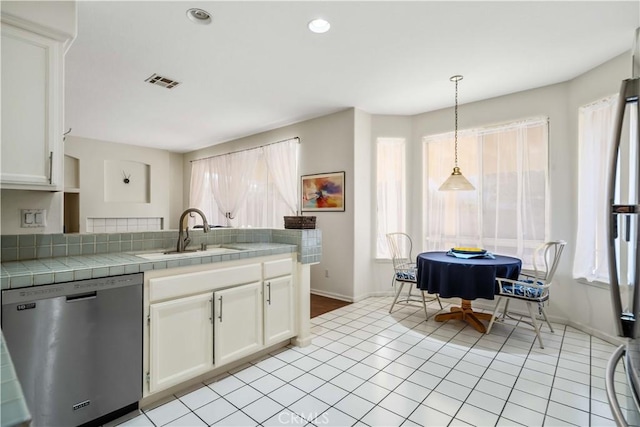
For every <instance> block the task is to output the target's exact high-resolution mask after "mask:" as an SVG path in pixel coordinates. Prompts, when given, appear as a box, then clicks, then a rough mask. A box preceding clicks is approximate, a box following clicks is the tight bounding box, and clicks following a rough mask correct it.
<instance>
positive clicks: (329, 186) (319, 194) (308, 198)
mask: <svg viewBox="0 0 640 427" xmlns="http://www.w3.org/2000/svg"><path fill="white" fill-rule="evenodd" d="M300 190H301V194H300V206H301V211H302V212H344V201H345V181H344V171H342V172H329V173H318V174H312V175H302V177H301V182H300Z"/></svg>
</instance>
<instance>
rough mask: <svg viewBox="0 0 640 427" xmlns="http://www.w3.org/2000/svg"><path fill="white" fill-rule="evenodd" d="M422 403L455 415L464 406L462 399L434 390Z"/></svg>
mask: <svg viewBox="0 0 640 427" xmlns="http://www.w3.org/2000/svg"><path fill="white" fill-rule="evenodd" d="M422 404H423V405H426V406H428V407H430V408H433V409H437V410H438V411H440V412H444V413H445V414H448V415H451V416H454V415H455V414H456V413H457V412H458V410H459V409H460V407H461V406H462V401H460V400H456V399H453V398H451V397H449V396H446V395H444V394H442V393H438V392H436V391H433V392H432V393H431V394H429V396H427V398H426V399H425V400H424V402H422Z"/></svg>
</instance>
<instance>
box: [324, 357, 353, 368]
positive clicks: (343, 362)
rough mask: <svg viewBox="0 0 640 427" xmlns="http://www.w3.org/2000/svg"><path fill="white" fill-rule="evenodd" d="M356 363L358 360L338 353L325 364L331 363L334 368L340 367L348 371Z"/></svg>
mask: <svg viewBox="0 0 640 427" xmlns="http://www.w3.org/2000/svg"><path fill="white" fill-rule="evenodd" d="M356 363H358V362H356V361H355V360H353V359H349V358H348V357H344V356H341V355H337V356H336V357H334V358H333V359H330V360H327V363H326V364H325V365H331V366H333V367H334V368H337V369H340V370H342V371H346V370H347V369H349V368H350V367H351V366H353V365H355V364H356Z"/></svg>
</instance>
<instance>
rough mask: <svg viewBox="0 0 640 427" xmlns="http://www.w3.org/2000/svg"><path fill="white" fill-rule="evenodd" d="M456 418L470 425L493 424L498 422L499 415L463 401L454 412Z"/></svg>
mask: <svg viewBox="0 0 640 427" xmlns="http://www.w3.org/2000/svg"><path fill="white" fill-rule="evenodd" d="M456 418H457V419H459V420H462V421H465V422H468V423H469V424H471V425H494V424H495V423H496V422H498V418H499V416H498V415H497V414H494V413H492V412H488V411H485V410H484V409H481V408H478V407H476V406H473V405H470V404H468V403H465V404H464V405H462V407H461V408H460V410H459V411H458V413H457V414H456Z"/></svg>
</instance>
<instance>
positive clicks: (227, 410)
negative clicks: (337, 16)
mask: <svg viewBox="0 0 640 427" xmlns="http://www.w3.org/2000/svg"><path fill="white" fill-rule="evenodd" d="M237 410H238V409H237V408H236V407H235V406H233V405H232V404H231V403H229V402H227V401H226V400H224V399H223V398H220V399H217V400H214V401H213V402H211V403H209V404H207V405H204V406H203V407H202V408H199V409H196V410H195V411H194V412H195V413H196V415H197V416H198V417H200V418H201V419H202V420H203V421H204V422H205V423H207V424H208V425H211V424H213V423H215V422H218V421H220V420H221V419H223V418H226V417H227V416H229V415H231V414H232V413H234V412H235V411H237Z"/></svg>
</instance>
